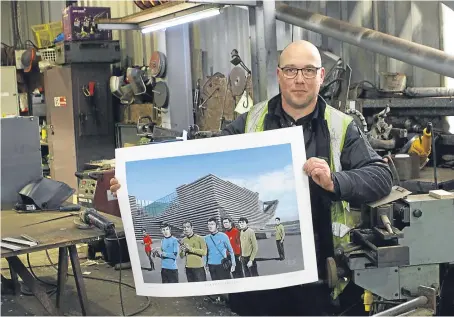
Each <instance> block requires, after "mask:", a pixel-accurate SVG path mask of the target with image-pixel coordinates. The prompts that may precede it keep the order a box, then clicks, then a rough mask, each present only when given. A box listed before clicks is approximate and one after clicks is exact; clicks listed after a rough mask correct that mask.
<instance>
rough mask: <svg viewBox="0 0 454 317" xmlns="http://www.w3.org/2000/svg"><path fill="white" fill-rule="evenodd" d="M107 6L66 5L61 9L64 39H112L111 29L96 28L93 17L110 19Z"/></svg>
mask: <svg viewBox="0 0 454 317" xmlns="http://www.w3.org/2000/svg"><path fill="white" fill-rule="evenodd" d="M110 18H111V13H110V8H109V7H73V6H70V7H67V8H66V9H64V10H63V33H64V35H65V41H84V40H112V31H111V30H98V29H97V28H96V25H95V19H110Z"/></svg>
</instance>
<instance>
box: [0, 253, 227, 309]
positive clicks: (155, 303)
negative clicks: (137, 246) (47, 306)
mask: <svg viewBox="0 0 454 317" xmlns="http://www.w3.org/2000/svg"><path fill="white" fill-rule="evenodd" d="M51 258H54V256H51ZM2 260H3V259H2ZM30 262H31V263H32V265H33V266H32V267H33V271H34V273H35V274H36V275H37V276H38V277H39V278H41V279H42V280H44V281H46V282H49V283H52V284H56V282H57V280H56V279H57V272H56V270H55V269H54V268H53V267H52V266H41V267H40V266H39V265H40V264H41V263H42V265H48V263H49V262H47V264H44V263H43V262H44V261H42V260H41V261H40V260H39V259H38V258H37V257H36V256H35V255H34V254H32V255H31V256H30ZM24 265H25V266H27V267H28V264H27V262H26V260H25V262H24ZM35 265H36V267H35ZM81 267H82V272H83V273H84V275H85V276H87V277H95V278H104V279H111V280H116V281H118V278H119V271H116V270H115V269H114V268H112V267H111V266H109V265H108V264H105V263H104V262H103V261H102V260H98V261H87V260H85V259H81ZM68 272H70V273H72V269H71V267H69V268H68ZM2 275H3V276H4V277H5V278H8V279H9V278H10V275H9V270H8V268H7V266H5V265H4V262H3V261H2ZM84 280H85V286H86V289H87V296H88V300H89V315H91V316H112V315H117V316H118V315H121V314H122V313H121V305H120V296H119V289H118V283H109V282H103V281H97V280H91V279H87V278H85V279H84ZM122 282H124V283H127V284H130V285H134V284H133V277H132V271H131V270H130V269H129V270H122ZM50 288H52V287H50ZM122 294H123V305H124V310H125V314H126V315H129V314H131V313H133V312H136V311H138V310H139V309H141V308H143V307H144V305H146V304H147V298H146V297H140V296H136V295H135V290H133V289H131V288H129V287H127V286H124V285H122ZM51 299H52V302H53V303H55V294H54V295H52V296H51ZM61 309H62V310H61V311H62V313H64V314H65V315H66V316H75V315H76V316H79V315H81V311H80V306H79V301H78V297H77V292H76V286H75V283H74V278H73V276H68V280H67V282H66V288H65V292H64V294H63V301H62V308H61ZM1 315H2V316H31V315H38V316H40V315H41V316H42V315H49V314H48V313H47V312H46V311H45V310H44V308H43V307H42V306H41V304H40V303H39V302H38V300H37V299H36V298H35V297H33V296H27V295H18V296H14V295H6V294H4V292H2V295H1ZM144 315H145V316H181V315H185V316H235V314H234V313H232V312H231V311H230V309H229V308H228V307H227V306H226V305H225V303H224V302H223V301H222V300H221V301H218V300H216V298H215V297H213V298H208V297H185V298H151V305H150V307H148V308H147V309H146V310H145V311H143V312H141V313H139V314H138V315H137V316H144Z"/></svg>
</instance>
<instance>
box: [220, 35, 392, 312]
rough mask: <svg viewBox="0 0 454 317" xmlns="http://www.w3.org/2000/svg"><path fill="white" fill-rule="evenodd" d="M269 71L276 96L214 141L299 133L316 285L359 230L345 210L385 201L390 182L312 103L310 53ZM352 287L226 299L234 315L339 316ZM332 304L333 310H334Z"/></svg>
mask: <svg viewBox="0 0 454 317" xmlns="http://www.w3.org/2000/svg"><path fill="white" fill-rule="evenodd" d="M276 71H277V77H278V82H279V87H280V91H281V93H280V94H278V95H277V96H274V97H273V98H271V99H270V100H264V101H262V102H260V103H258V104H256V105H254V106H253V107H252V108H251V110H249V112H248V113H245V114H243V115H241V116H239V117H238V118H237V119H236V120H235V121H233V122H232V123H231V124H229V125H228V126H227V127H226V128H225V129H224V130H223V131H222V134H223V135H231V134H240V133H249V132H260V131H265V130H273V129H281V128H286V127H292V126H301V127H302V128H303V131H304V142H305V147H306V155H307V161H306V163H305V164H304V167H303V170H304V172H305V173H306V174H307V175H308V176H309V181H310V194H311V205H312V221H313V226H314V232H315V244H316V253H317V266H318V271H319V279H320V280H323V279H325V278H326V274H325V268H326V265H325V263H326V258H327V257H329V256H333V252H334V250H335V248H336V247H338V246H339V245H340V244H341V243H343V242H348V234H347V233H348V229H349V228H352V227H354V226H355V225H357V224H358V222H359V215H357V214H354V213H353V212H350V211H349V210H348V207H346V206H348V205H347V203H353V204H355V205H359V204H361V203H367V202H372V201H375V200H378V199H381V198H382V197H384V196H386V195H388V194H389V193H390V191H391V187H392V174H391V171H390V169H389V167H388V165H387V164H386V162H385V161H384V160H383V159H382V158H381V157H380V156H379V155H378V154H377V153H376V152H375V151H374V150H373V149H372V148H371V146H370V145H369V143H368V141H367V138H366V137H365V136H364V135H363V134H362V132H361V130H360V129H359V128H358V127H357V126H356V124H355V122H354V121H353V120H352V118H351V117H350V116H348V115H346V114H344V113H342V112H340V111H338V110H336V109H334V108H332V107H330V106H329V105H328V104H327V103H326V102H325V100H323V98H322V97H320V96H319V91H320V86H321V85H322V83H323V80H324V76H325V69H324V68H323V66H322V62H321V57H320V53H319V51H318V49H317V48H316V47H315V46H314V45H312V44H311V43H309V42H307V41H296V42H293V43H291V44H290V45H288V46H287V47H286V48H285V49H284V50H283V52H282V53H281V55H280V57H279V65H278V68H277V70H276ZM352 284H353V283H348V284H346V285H345V284H344V285H342V286H341V288H340V289H336V290H335V292H333V294H334V295H331V290H330V289H328V287H327V286H326V285H325V284H323V283H316V284H314V285H304V286H296V287H288V288H284V289H279V290H269V291H260V292H249V293H239V294H231V295H230V301H231V305H232V310H234V311H235V312H237V313H238V314H239V315H264V314H266V315H269V316H270V315H326V314H332V313H339V312H342V311H343V310H345V309H347V308H348V307H350V306H352V304H354V303H355V302H356V301H358V302H359V301H360V300H361V298H360V296H361V292H362V291H361V289H359V288H358V287H356V286H355V285H352ZM339 293H340V295H339V297H337V294H339ZM334 300H336V301H334ZM333 302H340V307H339V306H335V305H333V304H332V303H333ZM357 307H359V308H362V306H361V305H357ZM350 312H352V313H353V314H359V313H361V311H360V312H358V310H351V311H350Z"/></svg>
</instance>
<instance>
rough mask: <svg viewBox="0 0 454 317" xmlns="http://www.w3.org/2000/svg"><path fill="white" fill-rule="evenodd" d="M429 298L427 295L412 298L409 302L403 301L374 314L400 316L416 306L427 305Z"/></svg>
mask: <svg viewBox="0 0 454 317" xmlns="http://www.w3.org/2000/svg"><path fill="white" fill-rule="evenodd" d="M428 301H429V300H428V299H427V297H426V296H419V297H416V298H415V299H412V300H410V301H408V302H405V303H402V304H400V305H398V306H395V307H392V308H390V309H388V310H385V311H383V312H381V313H378V314H375V315H373V316H398V315H400V314H403V313H406V312H408V311H411V310H413V309H416V308H420V307H422V306H425V305H426V304H427V303H428Z"/></svg>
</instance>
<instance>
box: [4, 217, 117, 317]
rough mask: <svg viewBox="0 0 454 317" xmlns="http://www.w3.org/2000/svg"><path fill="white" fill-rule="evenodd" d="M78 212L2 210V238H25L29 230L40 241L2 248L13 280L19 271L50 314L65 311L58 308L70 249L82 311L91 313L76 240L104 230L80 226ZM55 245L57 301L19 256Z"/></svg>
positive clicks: (93, 236) (91, 237) (94, 236)
mask: <svg viewBox="0 0 454 317" xmlns="http://www.w3.org/2000/svg"><path fill="white" fill-rule="evenodd" d="M77 214H78V213H77V212H75V213H74V212H73V213H69V212H33V213H17V212H16V211H13V210H2V211H1V214H0V216H1V217H0V220H1V226H2V231H1V238H2V239H3V238H6V237H9V238H17V239H22V240H23V238H21V235H22V234H26V235H28V236H30V237H32V238H33V239H35V240H37V241H38V242H39V243H38V245H36V246H32V247H28V246H22V249H21V250H17V251H11V250H7V249H5V248H1V254H2V258H6V260H7V261H8V264H9V268H10V272H11V279H12V281H13V284H14V285H17V284H18V280H17V275H19V276H20V277H21V279H22V280H23V282H24V284H25V285H26V286H27V287H28V288H29V289H30V290H31V292H32V293H33V295H34V296H35V297H36V298H37V299H38V300H39V301H40V303H41V304H42V305H43V306H44V308H45V309H46V310H47V311H48V312H49V314H51V315H63V313H60V312H59V308H60V301H61V294H62V291H63V288H64V283H65V280H66V275H67V272H68V253H69V258H70V260H71V266H72V270H73V274H74V279H75V283H76V288H77V295H78V297H79V302H80V306H81V310H82V314H83V315H84V316H86V315H89V314H88V307H87V304H88V299H87V293H86V290H85V285H84V281H83V277H82V271H81V268H80V262H79V257H78V254H77V249H76V244H81V243H90V242H93V241H96V240H99V239H103V238H104V232H103V231H102V230H100V229H98V228H90V229H79V228H77V226H76V225H75V224H74V220H75V219H78V215H77ZM101 214H102V215H103V216H105V217H107V218H108V219H109V220H111V221H112V222H113V223H114V224H115V227H116V230H117V233H118V234H120V233H122V232H123V224H122V221H121V218H118V217H115V216H112V215H108V214H105V213H101ZM65 216H66V217H65ZM49 220H50V221H49ZM43 221H45V222H43ZM2 243H3V241H2ZM55 248H58V249H59V253H58V277H57V293H56V303H55V305H53V304H52V302H51V299H50V297H49V296H48V295H47V293H46V289H45V288H44V287H43V286H41V285H40V284H39V283H38V281H37V280H36V279H35V278H34V277H33V275H32V274H31V273H30V272H29V271H28V269H27V268H26V267H25V265H24V264H23V263H22V261H21V260H20V259H19V257H18V256H19V255H21V254H27V253H33V252H37V251H44V250H50V249H55Z"/></svg>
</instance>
